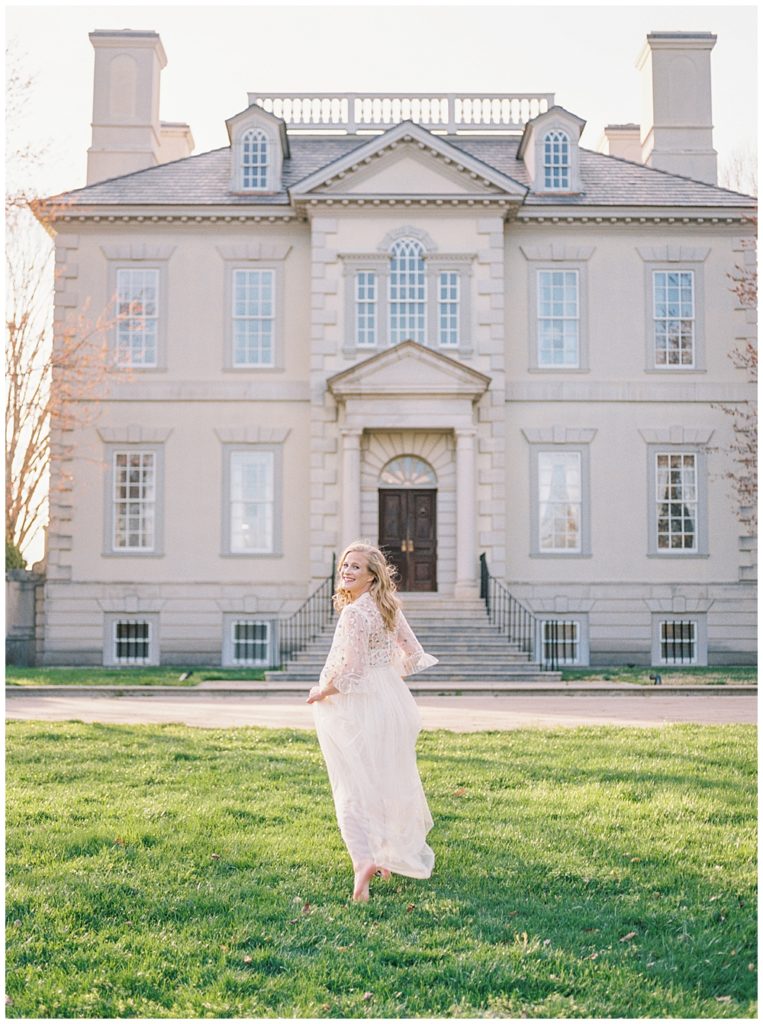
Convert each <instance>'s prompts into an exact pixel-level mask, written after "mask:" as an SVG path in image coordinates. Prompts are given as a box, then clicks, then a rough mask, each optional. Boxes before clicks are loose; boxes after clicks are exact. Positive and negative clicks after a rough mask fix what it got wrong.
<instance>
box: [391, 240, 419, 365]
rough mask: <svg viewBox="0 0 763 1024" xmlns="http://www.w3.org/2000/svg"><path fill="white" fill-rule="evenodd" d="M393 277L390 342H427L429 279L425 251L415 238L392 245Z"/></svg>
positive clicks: (394, 343)
mask: <svg viewBox="0 0 763 1024" xmlns="http://www.w3.org/2000/svg"><path fill="white" fill-rule="evenodd" d="M391 253H392V264H391V266H390V274H389V340H390V344H392V345H397V344H398V343H399V342H401V341H407V340H409V339H410V340H411V341H417V342H418V343H419V344H420V345H423V344H425V341H426V276H425V272H424V255H423V253H424V249H423V246H422V245H421V243H420V242H417V241H416V240H415V239H413V238H400V239H398V241H397V242H395V244H394V245H393V246H392V249H391Z"/></svg>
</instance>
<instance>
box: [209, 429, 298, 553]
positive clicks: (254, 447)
mask: <svg viewBox="0 0 763 1024" xmlns="http://www.w3.org/2000/svg"><path fill="white" fill-rule="evenodd" d="M217 433H218V436H220V432H219V431H218V432H217ZM223 436H226V435H223ZM227 436H231V435H230V434H229V435H227ZM250 436H251V435H250ZM255 436H256V435H255ZM283 447H284V446H283V444H282V443H279V442H277V441H232V440H224V441H222V455H223V471H222V510H223V515H222V538H221V551H220V554H221V556H222V557H223V558H244V559H262V558H283V553H284V552H283ZM242 451H243V452H251V451H257V452H272V453H273V499H274V500H273V542H272V543H273V547H272V550H271V551H252V552H248V551H233V549H232V543H231V455H232V454H233V453H234V452H242Z"/></svg>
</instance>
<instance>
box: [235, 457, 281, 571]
mask: <svg viewBox="0 0 763 1024" xmlns="http://www.w3.org/2000/svg"><path fill="white" fill-rule="evenodd" d="M274 477H275V455H274V453H273V452H272V451H255V450H251V451H232V452H231V453H230V511H229V515H230V549H231V552H233V553H234V554H249V555H252V554H268V553H270V552H271V551H273V549H274V519H275V479H274Z"/></svg>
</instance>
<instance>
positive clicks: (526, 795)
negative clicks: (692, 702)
mask: <svg viewBox="0 0 763 1024" xmlns="http://www.w3.org/2000/svg"><path fill="white" fill-rule="evenodd" d="M419 765H420V769H421V774H422V778H423V781H424V786H425V789H426V791H427V794H428V796H429V801H430V806H431V809H432V813H433V816H434V819H435V828H434V829H433V831H432V832H431V833H430V837H429V838H430V842H431V844H432V846H433V848H434V850H435V853H436V857H437V864H436V868H435V874H434V875H433V876H432V878H431V879H430V880H428V881H416V880H413V879H403V878H394V879H393V880H392V882H390V883H389V884H385V883H383V882H381V881H374V882H373V883H372V896H371V902H370V903H369V904H368V905H365V906H364V905H356V904H352V903H351V902H350V901H349V899H348V894H349V891H350V883H351V877H350V874H351V873H350V866H349V862H348V859H347V856H346V853H345V851H344V847H343V845H342V843H341V839H340V837H339V834H338V832H337V828H336V823H335V819H334V816H333V807H332V805H331V802H330V795H329V787H328V782H327V779H326V774H325V770H324V768H323V763H322V760H321V756H320V751H319V749H318V745H317V742H316V739H315V737H314V735H313V734H312V733H306V732H301V731H288V730H266V729H260V728H239V729H210V730H199V729H190V728H187V727H185V726H180V725H168V726H148V725H145V726H143V725H141V726H123V725H105V724H104V725H100V724H94V725H86V724H82V723H76V722H66V723H48V722H15V721H11V722H8V723H7V783H6V790H7V817H6V828H7V843H8V845H7V861H6V864H7V877H8V882H7V886H8V887H7V897H6V909H7V917H8V932H7V947H6V950H7V951H6V956H7V960H6V971H7V986H8V994H9V996H10V999H11V1002H10V1004H9V1005H8V1006H7V1007H6V1012H7V1014H8V1016H9V1017H69V1018H71V1017H156V1018H162V1017H205V1016H207V1017H271V1016H279V1017H392V1018H397V1017H419V1016H425V1017H429V1016H434V1017H478V1016H497V1017H520V1016H528V1017H581V1016H582V1017H612V1016H614V1017H689V1018H697V1017H752V1016H754V1015H755V1003H754V998H755V986H756V974H755V966H756V965H755V949H756V935H755V877H756V875H755V855H756V847H755V842H756V822H755V769H756V744H755V729H754V728H753V727H751V726H688V725H687V726H683V725H682V726H669V727H665V728H656V729H620V728H585V729H575V730H572V729H570V730H566V729H562V730H549V731H541V730H528V731H524V732H522V731H518V732H503V733H498V732H495V733H478V734H452V733H447V732H427V733H424V734H422V736H421V737H420V741H419Z"/></svg>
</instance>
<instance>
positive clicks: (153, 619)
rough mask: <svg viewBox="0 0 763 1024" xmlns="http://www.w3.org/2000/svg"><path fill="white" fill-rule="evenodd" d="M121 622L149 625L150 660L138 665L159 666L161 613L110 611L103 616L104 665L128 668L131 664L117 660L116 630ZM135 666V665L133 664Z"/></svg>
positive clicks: (147, 659) (142, 661)
mask: <svg viewBox="0 0 763 1024" xmlns="http://www.w3.org/2000/svg"><path fill="white" fill-rule="evenodd" d="M119 622H139V623H147V624H148V628H149V635H148V658H146V659H145V660H141V661H140V662H138V663H137V664H141V665H159V664H160V645H159V612H127V611H116V612H114V611H109V612H104V614H103V664H104V667H106V668H120V667H122V666H124V667H128V664H129V663H126V662H124V661H122V660H121V659H117V656H116V641H115V629H116V626H117V623H119ZM133 664H135V663H133Z"/></svg>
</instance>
